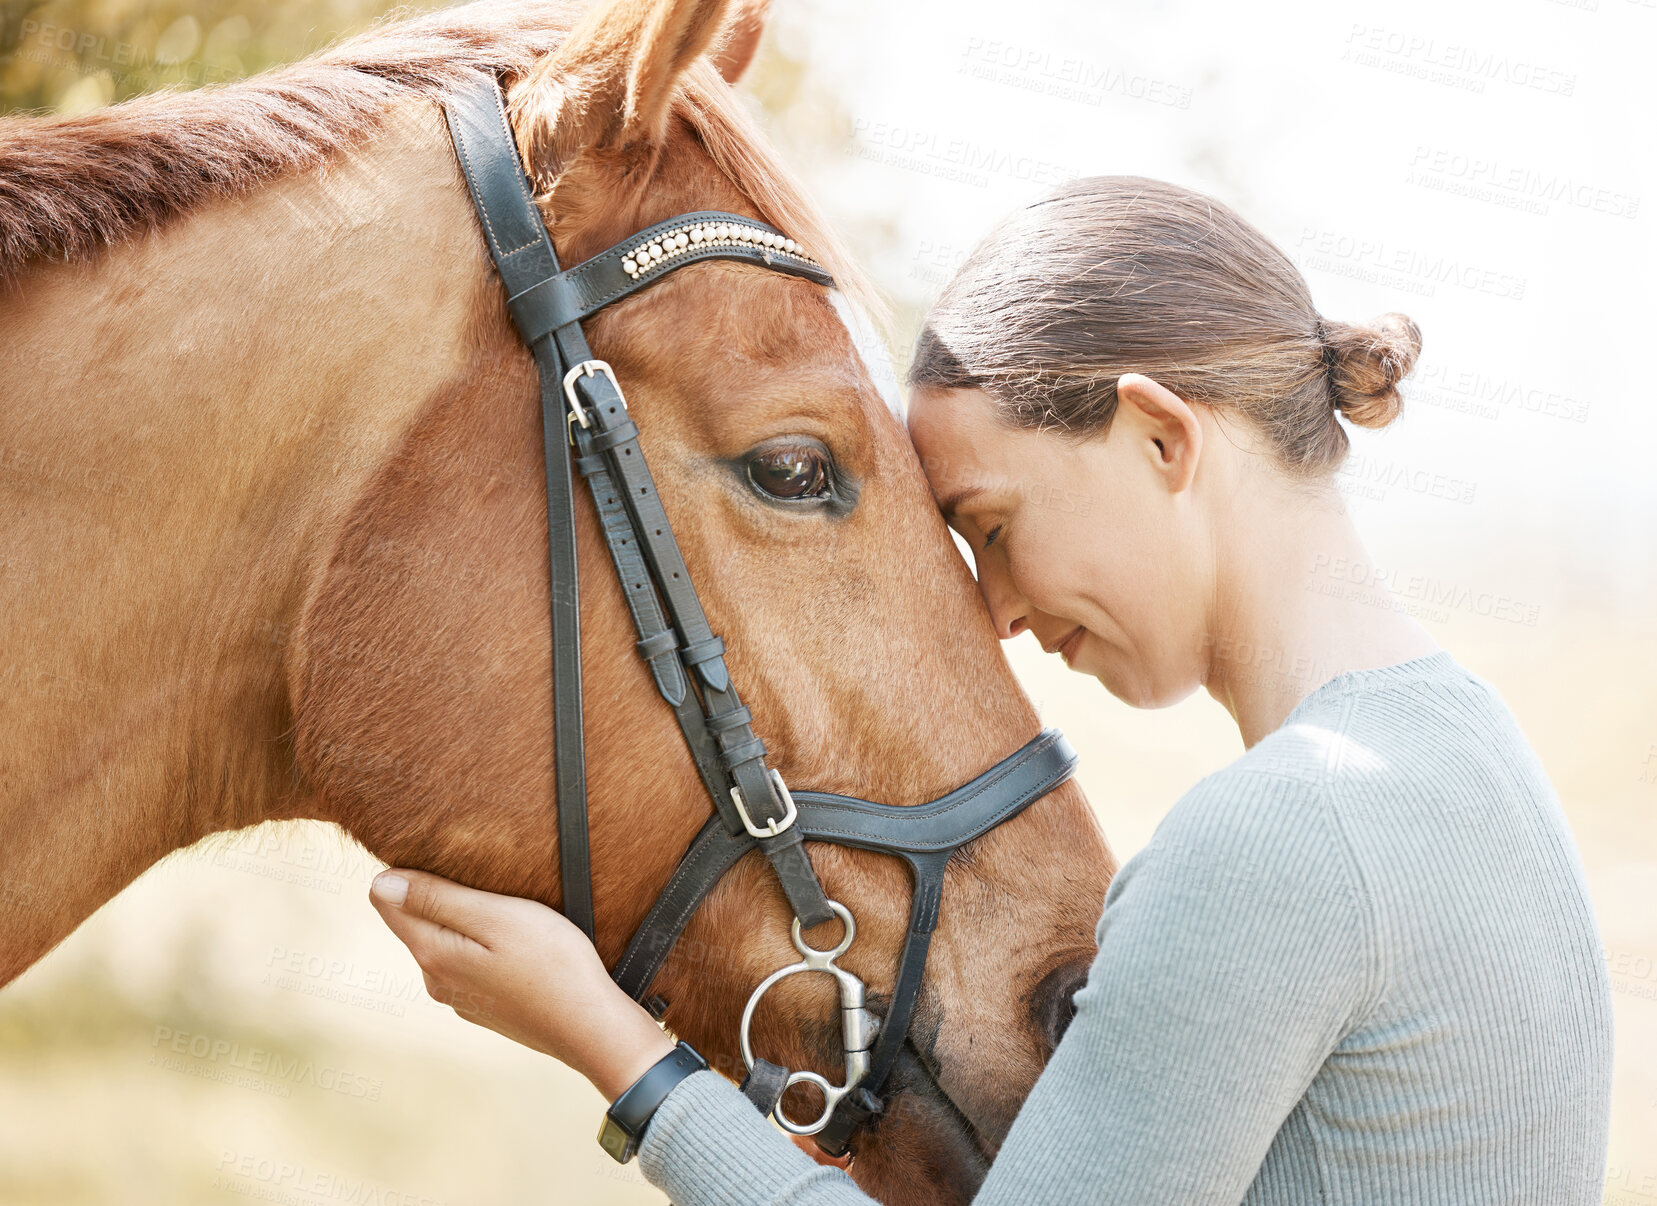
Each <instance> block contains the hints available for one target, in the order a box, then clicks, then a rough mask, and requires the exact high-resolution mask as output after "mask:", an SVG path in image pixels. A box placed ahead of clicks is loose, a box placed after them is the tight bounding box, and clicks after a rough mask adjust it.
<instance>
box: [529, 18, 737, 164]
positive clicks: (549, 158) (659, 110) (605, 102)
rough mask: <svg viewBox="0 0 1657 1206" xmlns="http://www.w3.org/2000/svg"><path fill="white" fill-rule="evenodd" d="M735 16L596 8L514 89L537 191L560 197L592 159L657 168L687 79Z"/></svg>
mask: <svg viewBox="0 0 1657 1206" xmlns="http://www.w3.org/2000/svg"><path fill="white" fill-rule="evenodd" d="M728 8H729V0H599V3H596V4H594V5H593V7H592V8H590V9H589V10H588V11H587V13H586V14H585V15H584V16H583V17H582V19H581V21H580V22H579V23H578V24H577V25H576V26H575V28H574V29H572V30H571V31H570V33H569V36H568V37H567V38H565V39H564V42H563V44H562V45H561V46H559V47H558V49H557V50H555V51H553V52H552V53H551V54H549V55H547V56H546V57H544V58H542V59H541V60H540V61H539V62H538V63H536V64H535V66H534V67H533V68H531V70H530V72H529V74H528V75H526V76H525V77H524V78H523V79H522V80H520V81H519V82H518V83H517V84H516V85H515V86H514V87H513V88H512V90H511V95H510V110H511V113H512V117H513V125H514V127H515V128H516V130H517V135H518V143H519V150H520V151H521V152H522V153H523V157H524V162H525V163H527V164H528V165H529V167H530V174H531V175H532V176H533V177H534V179H535V183H536V186H537V187H538V188H539V189H540V190H541V191H543V192H548V191H551V188H552V185H553V183H554V182H555V181H556V180H557V179H558V177H559V176H560V175H561V174H562V173H563V172H564V171H566V170H567V169H568V168H569V167H570V166H571V165H572V164H574V163H575V162H576V161H577V160H578V159H580V158H581V157H582V156H584V155H588V154H593V153H606V152H607V153H611V154H614V155H616V156H618V157H619V158H620V160H621V166H622V169H623V170H624V171H629V170H632V169H634V168H645V169H646V170H648V167H649V165H650V164H653V163H654V160H655V157H656V155H657V154H658V153H659V152H660V150H661V148H662V146H663V145H664V143H665V140H666V137H667V118H668V113H669V111H670V110H671V108H672V104H673V93H674V88H675V86H676V85H677V84H678V82H679V77H680V76H681V75H682V74H683V73H684V72H685V70H686V69H687V68H688V67H689V66H690V65H691V64H692V63H693V62H695V61H696V59H697V58H698V57H700V56H701V55H702V53H703V52H704V51H706V50H707V49H708V48H709V47H710V46H711V45H712V44H713V42H714V39H715V38H716V37H717V36H718V35H719V33H720V31H721V29H722V28H723V27H724V24H725V15H726V10H727V9H728ZM760 23H761V24H762V25H763V17H762V19H761V22H760ZM756 41H757V36H756Z"/></svg>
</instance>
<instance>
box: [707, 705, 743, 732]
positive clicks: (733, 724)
mask: <svg viewBox="0 0 1657 1206" xmlns="http://www.w3.org/2000/svg"><path fill="white" fill-rule="evenodd" d="M753 723H754V714H753V713H752V712H750V711H749V710H748V709H747V708H745V707H743V708H733V709H732V710H731V711H729V712H720V713H719V714H718V715H716V716H710V717H708V732H710V733H713V734H716V735H717V734H719V733H725V732H729V731H730V730H731V729H739V728H743V727H744V726H746V725H750V724H753Z"/></svg>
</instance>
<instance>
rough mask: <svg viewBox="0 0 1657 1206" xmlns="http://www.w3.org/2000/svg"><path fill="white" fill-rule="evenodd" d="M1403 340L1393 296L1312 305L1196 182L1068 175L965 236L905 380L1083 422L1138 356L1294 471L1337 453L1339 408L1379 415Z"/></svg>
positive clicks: (1096, 412)
mask: <svg viewBox="0 0 1657 1206" xmlns="http://www.w3.org/2000/svg"><path fill="white" fill-rule="evenodd" d="M1420 351H1421V332H1420V330H1419V329H1418V328H1417V327H1416V325H1415V323H1413V322H1412V321H1410V320H1409V319H1408V318H1406V317H1404V316H1403V315H1402V314H1385V315H1382V316H1381V317H1380V318H1377V319H1375V320H1374V321H1373V322H1370V323H1368V324H1366V325H1362V326H1357V325H1353V324H1349V323H1344V322H1330V321H1328V320H1326V319H1324V318H1322V317H1320V316H1319V314H1318V312H1317V308H1316V307H1315V306H1313V304H1312V297H1311V293H1310V292H1309V291H1308V290H1307V288H1306V281H1305V280H1304V279H1303V278H1302V277H1301V275H1300V272H1299V271H1298V270H1297V269H1296V268H1295V266H1294V265H1293V264H1292V263H1290V262H1289V258H1288V257H1287V256H1285V255H1284V254H1283V253H1282V252H1281V251H1279V250H1278V249H1277V248H1276V247H1275V246H1274V245H1273V244H1272V243H1271V241H1270V240H1269V239H1267V238H1266V237H1265V236H1264V235H1263V234H1261V233H1260V232H1259V231H1257V230H1255V229H1254V227H1252V226H1250V225H1249V224H1248V223H1247V222H1245V221H1243V220H1242V219H1241V218H1240V217H1238V216H1237V215H1236V214H1235V213H1233V212H1232V211H1231V210H1230V209H1228V208H1226V207H1225V206H1224V205H1222V204H1220V203H1219V202H1218V201H1215V200H1213V199H1212V198H1210V197H1205V196H1203V195H1202V194H1201V193H1194V192H1192V191H1190V190H1189V189H1184V188H1180V187H1178V186H1177V185H1173V184H1165V183H1163V182H1161V181H1157V180H1145V179H1141V178H1139V177H1135V176H1094V177H1090V178H1086V179H1081V180H1074V181H1071V182H1070V183H1069V184H1067V185H1065V186H1064V187H1063V188H1061V189H1060V190H1059V191H1058V192H1056V193H1054V194H1053V195H1052V196H1050V197H1048V198H1047V199H1046V200H1044V201H1039V202H1037V203H1036V204H1034V205H1031V206H1029V207H1028V208H1026V209H1023V210H1020V211H1019V212H1018V213H1015V214H1013V215H1012V216H1011V217H1010V218H1008V219H1007V220H1006V221H1004V222H1002V223H1001V225H1000V226H998V227H996V229H995V230H994V231H992V232H991V233H990V235H989V237H988V238H986V239H985V240H984V241H983V242H982V243H980V244H979V245H978V247H977V248H976V249H975V250H974V251H973V253H972V255H971V257H969V258H968V260H967V261H966V263H965V264H963V265H962V267H961V270H960V271H959V272H958V273H957V274H956V275H955V278H954V279H953V280H952V281H951V282H950V283H949V285H948V287H947V288H945V290H944V292H943V296H942V297H941V298H939V300H938V303H937V305H936V306H935V307H933V310H932V313H931V314H930V315H929V316H928V318H927V321H926V325H925V326H924V327H923V328H922V330H921V335H920V339H919V341H918V343H917V345H916V348H915V358H914V362H913V363H912V364H911V366H910V369H909V383H910V385H912V386H916V387H923V386H924V387H932V388H944V389H981V390H983V391H985V392H986V393H988V394H989V395H990V396H991V397H992V398H994V399H995V401H996V403H997V406H998V409H999V411H1000V414H1001V417H1002V418H1003V420H1004V421H1006V422H1008V423H1011V424H1013V425H1014V426H1018V427H1027V428H1033V429H1037V430H1045V429H1053V428H1056V429H1058V430H1060V431H1061V432H1064V433H1067V434H1071V435H1075V436H1087V435H1093V434H1096V433H1101V432H1103V431H1105V430H1106V429H1107V428H1108V427H1109V426H1110V422H1111V419H1112V418H1113V417H1114V415H1115V414H1116V381H1117V378H1118V377H1120V376H1122V375H1123V374H1124V373H1144V374H1146V375H1147V376H1150V377H1153V378H1155V379H1156V380H1157V381H1158V382H1160V383H1161V384H1162V385H1164V386H1166V387H1167V388H1168V389H1170V390H1172V391H1173V392H1174V393H1176V394H1178V395H1179V396H1180V397H1182V398H1184V399H1186V400H1187V401H1189V402H1201V403H1203V404H1205V405H1208V406H1213V407H1216V408H1218V409H1225V410H1231V411H1235V412H1236V413H1238V414H1240V415H1242V416H1244V417H1245V418H1247V419H1248V420H1249V421H1251V422H1252V423H1254V425H1255V426H1256V427H1257V428H1258V429H1259V430H1260V431H1261V432H1262V433H1264V434H1265V436H1266V437H1267V439H1268V440H1269V441H1270V443H1271V445H1272V447H1273V448H1274V449H1276V451H1277V455H1278V457H1279V459H1280V460H1281V461H1282V463H1283V465H1284V466H1285V467H1286V468H1287V469H1288V470H1289V471H1290V472H1291V473H1293V474H1294V475H1295V476H1298V477H1308V478H1310V477H1320V476H1323V475H1325V474H1328V473H1331V472H1333V471H1334V470H1335V469H1336V468H1337V467H1338V466H1339V465H1340V463H1341V461H1342V460H1343V459H1344V458H1345V456H1346V450H1347V438H1346V432H1345V431H1343V430H1342V428H1341V425H1340V423H1339V422H1338V421H1337V419H1336V417H1335V416H1336V413H1337V412H1339V413H1340V414H1342V415H1345V416H1346V419H1347V421H1348V422H1351V423H1356V424H1357V425H1358V426H1360V427H1384V426H1386V425H1387V424H1388V423H1390V422H1391V421H1392V420H1393V419H1394V418H1396V417H1397V415H1398V411H1399V409H1400V408H1401V406H1402V405H1403V400H1402V399H1401V398H1400V397H1399V395H1398V383H1399V382H1400V381H1402V380H1403V379H1404V377H1405V376H1406V375H1407V374H1408V373H1409V371H1410V369H1411V368H1412V367H1413V366H1414V364H1415V359H1416V357H1417V355H1419V354H1420Z"/></svg>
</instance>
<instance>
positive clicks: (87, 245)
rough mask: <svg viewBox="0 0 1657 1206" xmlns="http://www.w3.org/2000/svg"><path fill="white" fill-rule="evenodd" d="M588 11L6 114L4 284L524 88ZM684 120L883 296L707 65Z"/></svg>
mask: <svg viewBox="0 0 1657 1206" xmlns="http://www.w3.org/2000/svg"><path fill="white" fill-rule="evenodd" d="M577 15H579V5H577V4H572V3H570V2H569V0H535V2H529V0H483V2H482V3H477V4H470V5H466V6H465V7H462V8H455V9H449V10H445V11H441V12H437V13H433V14H430V15H428V16H424V17H418V18H415V19H412V20H406V21H398V22H395V23H392V24H387V25H383V26H381V27H379V28H377V29H373V30H370V31H369V32H367V33H365V34H361V35H358V36H357V37H354V38H351V39H349V40H347V41H345V42H342V43H341V44H340V45H338V46H336V47H334V48H333V49H331V50H328V51H326V52H324V53H322V54H320V55H317V56H315V57H314V58H310V59H307V60H305V61H303V62H300V63H296V64H294V65H292V66H289V67H282V68H278V69H275V70H272V71H268V72H265V73H264V74H262V75H258V76H255V77H253V78H252V79H248V80H244V81H241V82H239V83H235V84H229V85H223V86H211V87H205V88H200V89H197V90H195V91H191V92H174V93H160V94H156V95H153V96H145V97H138V98H136V99H134V100H130V101H127V102H125V103H123V104H120V105H115V106H112V107H110V108H108V109H101V110H96V111H94V112H91V113H87V114H83V115H79V116H75V117H56V118H36V117H11V118H0V285H6V284H10V283H12V282H14V281H15V280H16V279H17V276H18V274H19V272H20V271H21V270H22V269H23V268H24V267H25V266H26V265H28V264H30V263H32V262H34V261H37V260H46V259H53V260H76V259H82V258H86V257H89V256H92V255H95V254H97V253H98V252H99V251H101V250H102V249H104V248H106V247H109V246H112V245H114V244H117V243H120V242H123V241H125V240H128V239H131V238H133V237H135V236H138V235H142V234H145V233H147V232H150V231H154V230H158V229H160V228H161V227H163V226H165V225H166V224H167V223H169V222H171V221H173V220H174V219H177V218H179V217H181V216H182V215H184V214H187V213H189V212H190V211H191V210H192V209H194V208H196V207H197V206H200V205H204V204H206V203H208V202H211V201H216V200H222V199H224V198H228V197H235V196H239V195H241V194H244V193H248V192H251V191H252V190H254V189H257V188H259V187H261V186H263V185H266V184H268V183H270V182H271V181H273V180H275V179H277V178H278V177H281V176H286V175H289V174H291V173H295V172H301V171H305V170H307V169H310V168H315V167H318V166H320V165H322V164H324V163H326V162H327V161H328V160H330V159H331V158H333V157H335V156H337V155H340V154H342V153H344V152H346V151H348V150H350V149H351V148H352V147H355V146H358V145H360V144H362V143H363V142H365V141H366V140H367V139H369V138H370V137H371V136H372V135H373V134H374V133H375V131H376V130H377V129H378V128H379V127H380V124H381V122H382V120H383V119H384V118H385V116H386V114H387V113H388V112H389V110H390V109H391V107H392V106H393V105H394V104H395V103H396V102H398V101H400V100H404V99H407V98H410V97H421V96H424V97H433V98H435V97H440V96H442V95H443V94H444V93H446V92H447V91H448V90H449V89H451V88H453V87H455V86H456V85H458V84H460V83H461V82H463V81H464V80H465V79H467V78H468V73H470V72H472V71H475V70H480V69H481V70H486V71H497V72H501V73H504V74H506V75H508V76H522V75H524V74H525V73H527V72H528V70H529V68H530V66H531V64H533V63H534V62H535V60H536V59H537V58H539V57H540V56H542V55H544V54H547V53H548V52H549V51H551V50H553V49H555V48H556V47H557V46H558V44H559V43H560V42H561V41H562V40H563V38H564V36H565V34H566V33H567V32H568V29H569V26H570V24H571V22H572V20H573V19H574V18H575V17H576V16H577ZM674 111H675V113H676V114H677V115H678V116H679V117H681V118H683V119H684V120H685V121H686V122H687V123H688V124H689V125H690V127H691V128H692V129H693V130H694V131H695V132H696V134H697V136H698V137H699V138H700V139H701V141H702V143H703V145H704V146H705V147H706V149H707V151H708V154H709V155H710V156H711V157H712V158H713V160H714V162H715V163H716V164H717V165H718V166H719V168H720V169H721V170H722V171H723V172H724V173H725V174H726V175H727V176H728V177H730V179H731V181H732V182H733V183H734V184H735V185H736V186H737V188H738V189H739V190H740V191H741V192H742V193H743V195H744V196H746V197H747V198H748V199H749V200H750V201H751V202H753V204H754V206H755V207H756V208H757V209H758V210H759V212H760V214H761V215H762V216H764V218H765V219H766V220H767V221H769V222H771V223H772V224H773V225H775V226H777V227H778V228H779V229H782V230H786V231H788V232H789V233H790V235H792V236H793V237H794V238H796V239H798V240H799V241H800V242H801V243H804V244H805V245H806V246H807V247H810V248H811V250H812V254H813V255H815V256H816V257H817V258H818V259H819V260H821V261H822V262H823V263H824V264H825V266H827V267H828V269H829V270H830V271H831V272H833V273H834V275H835V277H836V278H837V279H838V280H839V281H840V283H841V286H842V288H847V289H849V290H850V291H851V292H853V293H854V294H855V295H857V296H859V297H861V298H865V299H867V298H868V297H870V296H871V294H870V291H869V289H868V286H867V284H866V280H865V278H864V277H863V275H862V274H861V273H860V272H859V271H858V270H857V269H856V268H855V267H854V266H853V265H852V264H851V263H850V261H849V257H847V256H846V255H845V253H844V252H843V251H842V250H841V249H840V245H839V243H838V240H836V239H835V238H834V237H833V235H832V234H831V233H830V232H829V230H828V229H827V226H826V224H825V223H824V222H823V220H822V218H821V217H820V216H819V214H818V213H817V210H816V207H815V206H813V205H812V204H811V202H810V201H808V200H807V198H806V196H805V193H804V191H803V190H802V189H801V188H800V187H799V185H798V184H797V183H796V182H795V181H794V180H793V178H792V176H791V175H790V174H789V173H788V171H787V170H786V169H785V168H783V167H782V165H781V164H780V163H779V162H778V161H777V160H776V158H775V157H774V156H773V155H772V153H771V152H770V150H769V148H768V146H767V145H766V143H765V140H764V139H763V137H762V136H761V135H760V134H759V133H758V131H757V130H756V129H755V127H754V125H753V123H752V121H751V120H750V119H749V117H748V116H747V114H746V113H745V112H744V111H743V109H742V107H741V106H740V105H739V104H738V103H736V101H735V100H734V98H733V96H732V94H731V93H730V92H729V90H728V89H727V88H725V86H724V85H723V83H721V82H719V81H718V78H717V75H716V73H714V72H713V70H712V68H711V67H709V66H707V65H706V64H699V65H698V67H697V68H696V69H693V70H692V71H690V72H687V73H686V75H685V76H684V77H683V79H682V80H681V83H680V86H679V93H678V96H677V98H676V99H675V103H674Z"/></svg>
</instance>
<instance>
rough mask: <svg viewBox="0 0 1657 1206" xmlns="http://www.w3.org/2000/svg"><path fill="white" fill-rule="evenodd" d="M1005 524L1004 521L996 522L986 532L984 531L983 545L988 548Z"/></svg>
mask: <svg viewBox="0 0 1657 1206" xmlns="http://www.w3.org/2000/svg"><path fill="white" fill-rule="evenodd" d="M1006 526H1007V525H1006V524H1004V523H998V524H996V525H995V526H994V527H993V528H991V529H990V530H989V531H988V532H986V533H984V547H985V548H989V547H990V545H992V544H994V543H995V542H996V540H997V538H999V537H1000V535H1001V531H1002V529H1003V528H1005V527H1006Z"/></svg>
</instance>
